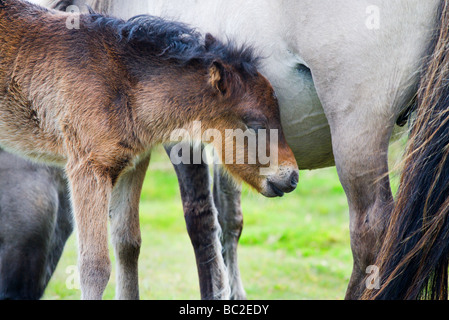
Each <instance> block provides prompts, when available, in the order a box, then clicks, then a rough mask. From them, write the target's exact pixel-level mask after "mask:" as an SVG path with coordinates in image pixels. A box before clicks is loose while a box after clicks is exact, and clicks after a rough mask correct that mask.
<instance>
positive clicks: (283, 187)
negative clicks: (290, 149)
mask: <svg viewBox="0 0 449 320" xmlns="http://www.w3.org/2000/svg"><path fill="white" fill-rule="evenodd" d="M298 182H299V172H298V170H297V169H293V168H288V169H287V170H286V168H284V170H283V172H282V174H279V175H277V174H276V175H272V176H269V177H268V178H267V179H266V181H265V185H264V188H263V189H262V191H261V194H263V195H264V196H266V197H268V198H274V197H282V196H284V194H285V193H290V192H292V191H293V190H295V189H296V187H297V186H298Z"/></svg>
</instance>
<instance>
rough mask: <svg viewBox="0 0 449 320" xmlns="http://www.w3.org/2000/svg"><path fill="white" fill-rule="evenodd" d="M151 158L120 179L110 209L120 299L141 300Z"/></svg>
mask: <svg viewBox="0 0 449 320" xmlns="http://www.w3.org/2000/svg"><path fill="white" fill-rule="evenodd" d="M149 161H150V156H147V157H146V158H144V159H143V160H142V161H140V163H138V164H137V165H136V166H135V168H133V169H130V170H129V171H126V172H125V173H123V174H122V175H121V176H120V179H119V180H118V182H117V184H116V185H115V186H114V189H113V192H112V198H111V204H110V209H109V215H110V218H111V235H112V244H113V246H114V251H115V257H116V261H117V263H116V265H117V293H116V298H117V299H135V300H137V299H139V281H138V259H139V254H140V245H141V237H140V225H139V202H140V194H141V191H142V185H143V181H144V179H145V173H146V171H147V168H148V164H149Z"/></svg>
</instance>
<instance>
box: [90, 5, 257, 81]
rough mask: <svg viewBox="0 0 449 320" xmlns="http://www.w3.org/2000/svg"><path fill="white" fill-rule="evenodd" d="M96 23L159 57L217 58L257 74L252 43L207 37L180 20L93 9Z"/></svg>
mask: <svg viewBox="0 0 449 320" xmlns="http://www.w3.org/2000/svg"><path fill="white" fill-rule="evenodd" d="M90 18H91V19H92V22H93V25H94V26H95V27H97V28H99V29H109V30H112V32H114V33H115V34H116V35H117V36H118V38H119V40H120V41H125V42H127V43H129V44H132V46H133V49H135V50H140V51H142V52H147V53H148V52H152V53H156V54H157V56H158V57H160V58H163V59H167V60H173V61H176V62H177V63H178V64H180V65H187V64H190V63H192V62H202V63H204V64H210V63H212V62H213V61H214V60H216V59H220V60H221V61H223V62H225V63H227V64H230V65H232V66H233V67H235V68H236V69H237V70H239V71H241V72H244V73H249V74H250V75H255V74H256V73H257V67H258V62H259V58H258V57H257V56H256V55H255V54H254V49H253V48H252V47H251V46H237V45H236V44H235V43H234V42H233V41H231V40H228V42H227V43H224V42H221V41H219V40H217V39H214V38H213V37H212V36H210V35H207V36H206V38H204V37H203V36H202V35H201V34H200V33H199V32H197V31H196V30H195V29H194V28H192V27H190V26H188V25H187V24H184V23H181V22H175V21H170V20H166V19H164V18H160V17H155V16H150V15H139V16H136V17H133V18H131V19H129V20H128V21H124V20H121V19H117V18H113V17H109V16H104V15H100V14H97V13H94V12H92V10H91V13H90Z"/></svg>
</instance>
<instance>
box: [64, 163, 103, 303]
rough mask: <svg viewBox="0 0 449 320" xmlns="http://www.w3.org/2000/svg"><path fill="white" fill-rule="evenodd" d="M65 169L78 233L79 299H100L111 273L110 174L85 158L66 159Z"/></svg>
mask: <svg viewBox="0 0 449 320" xmlns="http://www.w3.org/2000/svg"><path fill="white" fill-rule="evenodd" d="M66 172H67V177H68V180H69V185H70V191H71V196H72V203H73V211H74V217H75V224H76V230H77V235H78V254H79V256H78V263H79V271H80V282H81V292H82V299H85V300H86V299H87V300H100V299H101V298H102V296H103V292H104V289H105V288H106V285H107V283H108V281H109V276H110V273H111V262H110V259H109V250H108V228H107V224H108V208H109V200H110V197H111V192H112V182H111V178H110V177H108V176H107V171H106V170H101V169H99V168H96V167H94V165H93V164H92V162H91V161H89V160H85V161H82V162H81V161H77V162H71V161H69V163H68V164H67V166H66Z"/></svg>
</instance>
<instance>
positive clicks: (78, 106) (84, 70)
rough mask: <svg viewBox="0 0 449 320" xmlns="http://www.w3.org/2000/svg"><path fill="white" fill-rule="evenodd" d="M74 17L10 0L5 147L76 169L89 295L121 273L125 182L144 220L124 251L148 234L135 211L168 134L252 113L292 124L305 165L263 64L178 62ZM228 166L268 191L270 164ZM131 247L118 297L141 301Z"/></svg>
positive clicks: (1, 53) (273, 125) (132, 229)
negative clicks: (114, 263) (114, 227)
mask: <svg viewBox="0 0 449 320" xmlns="http://www.w3.org/2000/svg"><path fill="white" fill-rule="evenodd" d="M68 17H69V16H68V14H63V13H57V12H56V11H47V10H44V9H42V8H40V7H38V6H34V5H30V4H28V3H26V2H24V1H19V0H2V1H0V144H1V146H2V147H5V148H6V149H8V150H10V151H13V152H15V153H19V154H21V155H24V156H26V157H28V158H32V159H35V160H39V161H44V162H47V163H53V164H59V165H63V166H65V169H66V172H67V175H68V179H69V184H70V189H71V194H72V202H73V209H74V214H75V221H76V226H77V232H78V241H79V263H80V266H79V267H80V272H81V285H82V292H83V298H88V299H99V298H101V296H102V293H103V290H104V288H105V286H106V284H107V282H108V279H109V274H110V261H109V254H108V246H107V212H108V210H109V206H110V203H111V204H112V205H113V207H114V208H116V209H114V210H113V211H117V210H118V209H117V208H120V207H121V206H123V203H122V202H120V201H118V202H117V199H116V198H117V190H120V192H123V191H124V190H126V189H127V188H128V193H127V194H129V195H128V197H125V198H126V199H128V200H127V201H128V202H129V203H132V205H131V206H132V208H131V209H129V210H128V211H129V212H128V213H123V208H121V211H120V212H117V213H115V215H124V216H123V217H121V218H120V221H122V222H123V221H126V220H127V219H130V221H133V222H132V224H133V225H126V226H124V227H123V228H124V230H125V231H123V233H122V234H120V235H119V234H116V235H115V236H114V235H113V237H115V240H114V239H113V241H114V243H115V248H116V251H117V252H118V253H119V254H122V253H121V251H120V248H121V247H123V246H124V247H127V248H130V247H131V248H134V249H133V250H134V251H136V250H137V249H135V248H136V247H140V246H139V243H140V240H139V239H140V234H139V230H138V224H137V225H136V224H135V221H136V219H135V217H134V218H132V217H130V216H133V215H135V214H136V212H137V210H138V208H137V207H138V205H137V204H138V196H136V194H139V193H140V188H141V184H142V181H143V178H142V177H143V175H144V172H145V169H146V167H147V165H148V155H149V151H150V149H151V147H152V146H154V145H155V144H158V143H164V142H168V139H169V135H170V133H171V132H172V131H173V130H174V129H178V128H188V127H189V124H190V123H191V122H192V121H195V120H201V121H202V123H203V125H204V126H205V127H208V128H217V129H219V130H220V131H221V132H223V136H224V130H225V129H226V128H228V129H235V128H242V129H244V127H245V125H244V124H245V120H244V119H245V118H248V117H250V118H252V119H257V121H260V122H263V123H264V125H265V126H266V127H267V128H268V129H278V130H279V131H280V135H279V142H280V143H279V160H280V163H287V164H289V165H291V166H292V167H294V168H296V169H297V167H296V161H295V159H294V157H293V154H292V152H291V150H290V149H289V148H288V146H287V144H286V142H285V139H284V137H283V135H282V129H281V125H280V117H279V109H278V105H277V101H276V100H275V98H274V96H273V89H272V88H271V86H270V84H269V83H268V81H267V80H266V79H265V78H264V77H263V76H261V75H260V74H259V73H256V74H248V73H245V71H244V70H241V69H240V68H239V67H238V66H236V65H233V64H232V63H227V62H226V61H222V60H221V59H219V58H217V59H216V60H215V61H214V62H213V63H212V64H210V65H204V64H202V63H201V62H198V61H195V60H192V61H191V62H189V63H186V64H180V63H176V62H175V61H173V59H164V58H163V57H161V56H160V55H158V54H156V53H154V52H152V51H151V50H152V49H151V48H148V50H146V49H145V50H146V51H145V50H141V49H139V46H141V44H139V43H132V41H126V39H125V40H124V39H120V38H119V35H118V34H117V33H114V30H113V28H109V27H107V26H106V27H103V28H100V27H98V24H95V22H94V21H93V18H92V16H91V15H81V16H80V22H81V28H80V29H73V30H70V29H68V28H66V20H67V18H68ZM111 21H112V20H111ZM223 156H224V155H223ZM227 167H228V169H229V170H230V172H231V173H232V174H233V175H236V176H239V177H240V178H241V179H243V180H244V181H246V182H248V183H249V184H250V185H251V186H253V187H254V188H255V189H257V190H259V191H261V189H262V186H263V182H264V181H265V179H266V177H262V176H260V175H259V169H260V168H261V167H262V166H261V165H260V164H256V165H235V164H230V165H228V166H227ZM123 181H128V182H127V183H124V182H123ZM125 198H124V199H122V201H125V200H126V199H125ZM123 238H125V239H123ZM123 242H124V243H125V244H123ZM120 243H122V244H120ZM126 252H128V253H129V252H130V251H129V250H127V251H126ZM122 255H123V256H126V257H125V258H123V259H122V261H121V262H120V263H121V266H122V269H125V271H124V273H123V274H122V275H121V276H120V277H121V278H120V279H121V280H120V281H122V282H123V283H122V284H119V287H120V288H121V289H120V290H119V292H121V294H122V295H120V294H119V295H118V296H119V297H123V298H136V297H138V293H137V294H136V292H135V291H136V289H135V286H136V273H137V270H136V265H137V256H138V250H137V253H136V254H134V255H132V256H133V257H131V258H130V257H129V254H127V253H126V254H125V253H123V254H122ZM129 265H132V266H134V267H129ZM127 275H129V277H127ZM130 279H131V280H130ZM128 281H130V282H133V284H132V285H129V284H127V282H128ZM130 288H134V290H132V289H130Z"/></svg>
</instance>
